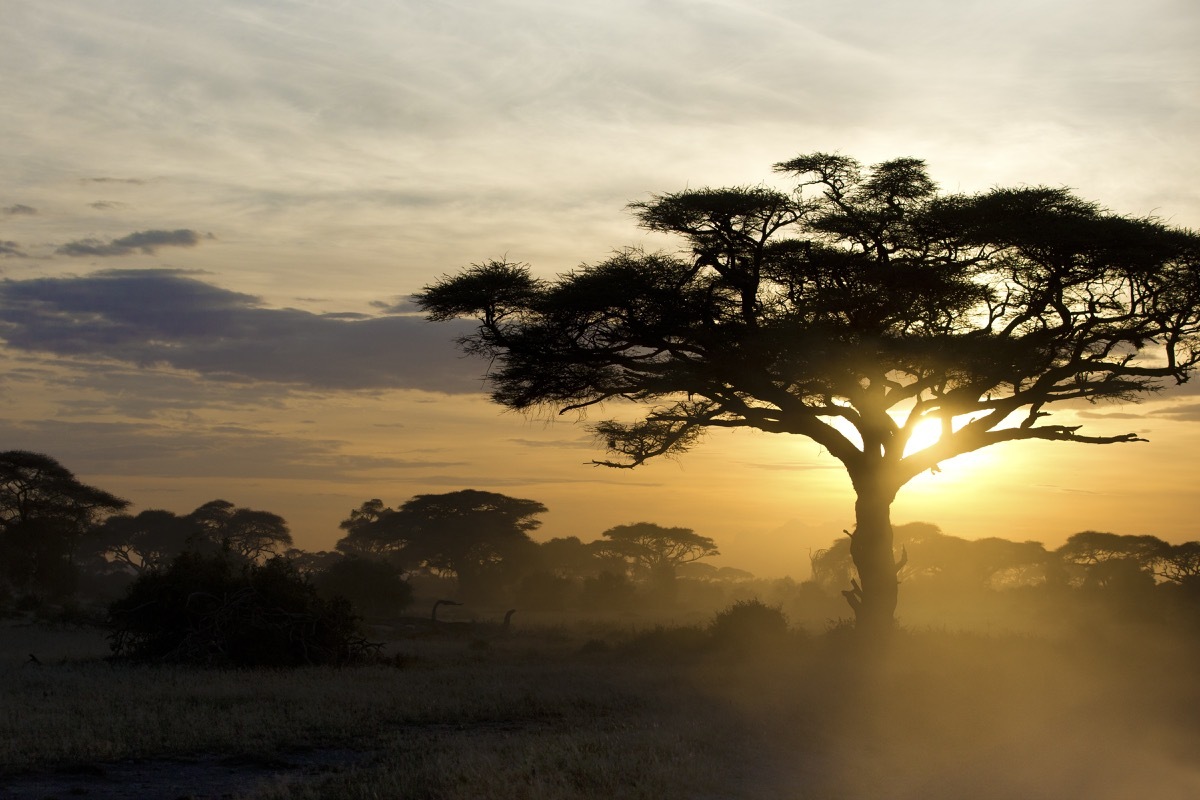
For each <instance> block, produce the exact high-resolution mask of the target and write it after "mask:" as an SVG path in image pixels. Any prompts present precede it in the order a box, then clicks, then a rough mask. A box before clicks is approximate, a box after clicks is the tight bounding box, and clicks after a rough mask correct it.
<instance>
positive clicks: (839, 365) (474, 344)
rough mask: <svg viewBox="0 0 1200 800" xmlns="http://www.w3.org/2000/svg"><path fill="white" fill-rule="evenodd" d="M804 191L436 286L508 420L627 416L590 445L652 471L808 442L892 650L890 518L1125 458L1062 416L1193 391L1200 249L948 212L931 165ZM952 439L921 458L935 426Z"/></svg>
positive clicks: (1046, 214) (673, 210)
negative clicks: (971, 462)
mask: <svg viewBox="0 0 1200 800" xmlns="http://www.w3.org/2000/svg"><path fill="white" fill-rule="evenodd" d="M776 170H777V171H778V172H780V173H783V174H786V175H788V176H791V177H792V178H794V179H795V181H796V183H797V187H796V189H795V191H793V192H790V193H787V192H781V191H776V190H774V189H771V188H766V187H752V188H729V189H700V190H688V191H683V192H678V193H674V194H665V195H660V196H655V197H653V198H652V199H650V200H648V201H646V202H641V203H634V204H633V205H632V206H631V208H632V210H633V212H634V213H635V215H636V216H637V217H638V219H639V220H640V222H641V224H642V225H643V226H644V227H646V228H648V229H650V230H653V231H658V232H664V233H668V234H676V235H678V236H680V237H682V239H683V241H684V245H685V247H684V251H683V252H682V253H680V254H678V255H668V254H662V253H645V252H641V251H639V250H626V251H624V252H621V253H619V254H617V255H615V256H613V257H612V258H610V259H608V260H607V261H604V262H602V263H599V264H596V265H594V266H586V267H582V268H579V269H576V270H574V271H571V272H568V273H565V274H563V275H560V276H559V277H558V278H557V279H555V280H553V281H547V280H542V279H539V278H536V277H534V276H533V274H532V273H531V271H530V269H529V267H528V266H527V265H522V264H513V263H508V262H504V261H491V262H487V263H484V264H480V265H475V266H473V267H471V268H469V269H466V270H465V271H463V272H461V273H460V274H458V275H455V276H448V277H444V278H442V279H440V280H439V281H437V282H436V283H434V284H432V285H430V286H427V287H426V288H425V289H424V290H423V291H422V292H421V293H419V294H418V295H416V298H415V299H416V301H417V302H418V303H419V304H420V305H421V306H422V308H423V309H424V310H425V311H426V312H427V314H428V317H429V319H431V320H435V321H436V320H448V319H453V318H457V317H473V318H474V319H476V320H477V321H478V323H479V325H478V327H477V328H476V329H475V331H474V333H472V334H470V335H468V336H466V337H464V338H463V339H461V340H460V343H461V345H462V347H463V348H464V349H465V351H466V352H468V353H473V354H477V355H480V356H483V357H485V358H487V359H488V360H489V364H490V365H491V367H490V371H489V373H488V378H489V380H490V384H491V387H492V397H493V399H494V400H495V401H496V402H498V403H500V404H502V405H504V406H507V407H509V408H513V409H522V410H523V409H532V408H535V407H549V408H551V409H554V410H557V411H559V412H568V411H582V410H586V409H589V408H591V407H593V406H597V405H599V404H602V403H613V402H618V401H629V402H631V403H633V404H636V405H638V406H640V407H642V408H643V410H644V415H643V416H642V418H641V419H640V420H639V421H636V422H618V421H602V422H599V423H597V424H595V425H593V430H594V432H595V434H596V436H597V438H598V441H599V442H600V443H602V444H603V445H604V446H605V447H606V448H607V449H608V451H609V453H610V454H611V456H610V457H609V458H607V459H604V460H600V461H597V462H596V463H597V464H602V465H605V466H611V467H624V468H628V467H636V466H637V465H639V464H642V463H644V462H645V461H647V460H649V459H651V458H654V457H656V456H661V455H671V454H678V453H682V452H683V451H685V450H687V449H688V448H689V447H691V446H692V445H694V444H695V443H696V442H697V441H698V439H699V438H700V437H701V435H702V433H703V432H704V431H705V430H706V429H708V428H741V427H750V428H757V429H759V430H763V431H767V432H771V433H788V434H796V435H800V436H807V437H809V438H811V439H812V440H814V441H815V442H817V443H818V444H819V445H821V446H822V447H823V448H824V449H825V450H826V451H828V453H830V454H831V455H832V456H833V457H834V458H836V459H838V460H839V461H840V462H841V463H842V464H843V465H844V467H845V469H846V471H847V473H848V475H849V478H850V481H851V483H852V485H853V488H854V491H855V493H856V501H855V519H856V524H855V528H854V532H853V538H852V541H851V552H852V556H853V559H854V564H855V567H856V568H857V572H858V575H859V581H861V584H859V583H855V584H854V586H853V588H851V589H849V590H848V591H847V592H846V593H845V594H846V597H847V599H848V600H849V602H850V604H851V605H852V606H853V609H854V612H855V615H856V620H857V624H858V626H859V627H860V628H862V629H864V630H867V631H874V632H884V631H887V630H890V629H891V627H892V625H893V619H894V614H895V608H896V600H897V579H896V563H895V558H896V555H895V553H894V552H893V546H892V526H891V520H890V508H891V504H892V501H893V500H894V499H895V497H896V494H897V492H898V491H899V490H900V488H901V487H902V486H904V485H905V484H906V483H907V482H908V481H910V480H911V479H912V478H913V477H915V476H916V475H918V474H920V473H922V472H924V471H926V470H937V469H938V468H939V465H940V464H941V463H942V462H944V461H946V460H948V459H950V458H953V457H954V456H956V455H959V454H962V453H968V452H971V451H974V450H979V449H980V448H983V447H988V446H991V445H995V444H999V443H1002V442H1011V441H1019V440H1027V439H1038V440H1048V441H1062V442H1079V443H1087V444H1114V443H1123V442H1134V441H1141V440H1140V439H1139V437H1138V436H1137V435H1136V434H1134V433H1117V434H1107V433H1095V434H1093V433H1087V432H1084V431H1083V430H1082V429H1081V427H1080V426H1076V425H1065V424H1059V423H1055V422H1052V421H1050V420H1049V418H1048V417H1049V412H1047V411H1046V408H1047V407H1048V406H1050V405H1051V404H1055V403H1064V402H1072V401H1074V402H1078V401H1091V402H1097V401H1103V400H1113V401H1131V400H1134V399H1136V398H1138V397H1139V396H1141V395H1143V394H1144V393H1146V392H1150V391H1154V390H1155V389H1157V388H1159V387H1160V386H1161V385H1163V384H1164V383H1166V382H1170V381H1175V382H1183V381H1184V380H1186V379H1187V378H1188V376H1189V374H1190V373H1191V372H1192V371H1193V370H1194V368H1195V366H1196V364H1197V361H1198V360H1200V353H1198V352H1197V340H1198V331H1200V274H1198V269H1197V263H1198V253H1200V236H1198V235H1197V234H1196V233H1194V232H1191V231H1187V230H1182V229H1176V228H1170V227H1167V226H1165V225H1163V224H1161V223H1159V222H1157V221H1155V220H1152V219H1134V218H1129V217H1123V216H1119V215H1115V214H1112V213H1109V212H1107V211H1105V210H1103V209H1101V208H1100V207H1099V206H1097V205H1095V204H1093V203H1091V202H1087V201H1085V200H1082V199H1080V198H1078V197H1076V196H1074V195H1073V194H1072V193H1071V192H1069V191H1067V190H1065V189H1056V188H1044V187H1029V188H1013V189H1009V188H997V189H993V190H991V191H988V192H984V193H981V194H974V195H943V194H940V193H939V192H938V190H937V187H936V186H935V184H934V183H933V181H932V180H931V179H930V178H929V176H928V174H927V171H926V168H925V164H924V162H922V161H920V160H917V159H913V158H900V159H895V160H892V161H886V162H883V163H880V164H876V165H875V166H873V167H871V168H869V169H865V168H863V167H862V165H860V164H859V162H857V161H855V160H854V159H852V158H848V157H845V156H841V155H829V154H822V153H817V154H812V155H804V156H800V157H798V158H795V159H792V160H790V161H786V162H783V163H781V164H777V165H776ZM927 421H934V422H936V423H937V424H938V425H939V426H940V430H941V436H940V438H939V439H938V440H937V441H936V442H935V443H934V444H931V445H929V446H927V447H925V448H923V449H920V450H917V451H916V452H911V451H910V447H909V445H910V441H912V439H913V433H914V431H915V430H916V429H917V427H918V426H919V425H921V424H922V423H925V422H927Z"/></svg>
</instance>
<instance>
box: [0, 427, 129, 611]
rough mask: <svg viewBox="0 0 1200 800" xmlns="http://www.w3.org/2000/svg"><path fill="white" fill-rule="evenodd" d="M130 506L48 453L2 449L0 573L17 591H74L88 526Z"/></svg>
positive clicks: (0, 462)
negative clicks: (83, 479)
mask: <svg viewBox="0 0 1200 800" xmlns="http://www.w3.org/2000/svg"><path fill="white" fill-rule="evenodd" d="M128 505H129V501H128V500H123V499H122V498H120V497H117V496H115V495H112V494H109V493H108V492H106V491H104V490H103V489H97V488H96V487H94V486H88V485H87V484H85V483H83V482H81V481H80V480H79V479H78V478H76V477H75V474H74V473H73V472H71V471H70V470H69V469H67V468H66V467H64V466H63V465H62V464H60V463H59V462H58V461H57V460H56V459H54V458H52V457H50V456H48V455H44V454H42V453H34V452H30V451H28V450H7V451H5V452H2V453H0V572H2V573H3V575H4V577H7V579H8V580H9V581H10V582H11V583H12V584H13V586H14V587H15V588H17V589H19V590H21V591H25V592H33V591H38V590H43V591H53V592H57V593H68V592H69V591H72V590H73V588H72V586H71V585H72V584H73V582H74V580H75V577H76V576H75V567H74V564H73V563H72V560H73V558H74V555H75V551H76V548H77V546H78V545H79V543H80V541H81V540H82V539H83V537H84V535H85V534H86V532H87V531H88V529H89V528H90V527H91V526H92V525H94V524H95V523H97V522H99V521H100V520H101V519H103V518H104V517H105V516H106V515H108V514H112V513H114V512H118V511H121V510H122V509H124V508H125V507H126V506H128Z"/></svg>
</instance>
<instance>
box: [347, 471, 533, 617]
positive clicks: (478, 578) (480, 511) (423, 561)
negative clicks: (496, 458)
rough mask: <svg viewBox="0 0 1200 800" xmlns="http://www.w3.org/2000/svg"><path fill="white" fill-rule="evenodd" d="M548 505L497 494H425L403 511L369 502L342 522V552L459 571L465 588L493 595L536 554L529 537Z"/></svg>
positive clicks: (433, 569) (412, 566) (415, 566)
mask: <svg viewBox="0 0 1200 800" xmlns="http://www.w3.org/2000/svg"><path fill="white" fill-rule="evenodd" d="M545 511H546V506H544V505H542V504H541V503H539V502H538V501H536V500H525V499H522V498H518V497H509V496H508V495H504V494H499V493H497V492H484V491H479V490H477V489H462V490H460V491H457V492H447V493H445V494H420V495H417V496H416V497H413V498H412V499H410V500H408V501H407V502H405V503H403V504H402V505H401V506H400V507H399V508H398V509H391V508H388V507H386V506H384V505H383V502H382V501H381V500H378V499H374V500H368V501H367V502H365V503H363V504H362V505H361V506H360V507H359V508H357V509H355V510H353V511H351V512H350V516H349V517H347V518H346V519H345V520H343V521H342V523H341V527H342V530H344V531H346V535H345V536H344V537H342V539H341V540H339V541H338V543H337V549H338V550H340V551H342V552H344V553H346V554H348V555H362V556H375V557H384V558H387V559H389V560H391V561H393V562H394V563H397V564H399V565H401V566H402V567H403V568H404V569H409V570H411V569H424V570H428V571H431V572H435V573H453V574H454V575H456V576H457V578H458V583H459V588H460V590H462V591H464V592H466V593H467V594H472V593H486V592H487V591H488V589H487V588H485V586H484V585H485V584H488V583H490V582H493V581H495V580H501V581H503V580H505V579H506V577H511V576H509V575H507V573H509V572H511V571H512V569H513V568H515V566H516V565H517V564H518V563H519V562H520V561H521V560H523V559H524V558H525V557H527V556H531V555H532V552H533V550H534V544H533V540H532V539H530V538H529V532H530V531H533V530H535V529H537V527H538V526H539V525H541V520H539V519H537V516H538V515H539V514H543V513H545Z"/></svg>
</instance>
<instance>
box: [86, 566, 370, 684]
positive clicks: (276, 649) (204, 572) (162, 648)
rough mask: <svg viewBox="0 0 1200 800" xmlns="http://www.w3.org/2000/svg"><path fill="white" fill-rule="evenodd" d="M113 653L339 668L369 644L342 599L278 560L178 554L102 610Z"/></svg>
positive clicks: (207, 661) (135, 657)
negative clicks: (249, 560) (323, 592)
mask: <svg viewBox="0 0 1200 800" xmlns="http://www.w3.org/2000/svg"><path fill="white" fill-rule="evenodd" d="M109 622H110V625H111V626H112V631H111V633H110V635H109V640H110V643H111V647H112V651H113V654H114V655H115V656H117V657H120V658H126V659H130V660H133V661H151V662H172V663H184V664H197V665H207V666H230V667H291V666H300V665H305V664H335V665H340V664H346V663H350V662H354V661H357V660H361V659H362V658H363V657H364V656H366V655H368V654H369V653H370V652H371V651H372V650H373V649H374V646H373V645H372V644H371V643H369V642H367V641H366V640H365V639H363V638H362V636H361V635H360V633H359V618H358V617H357V616H356V615H355V613H354V609H353V607H352V605H351V604H350V602H349V601H348V600H346V599H345V598H342V597H334V598H330V599H326V598H323V597H321V596H320V595H319V594H318V592H317V589H316V587H314V586H313V585H312V584H311V583H310V582H309V581H308V580H307V579H305V578H304V577H303V576H302V575H300V574H299V573H298V572H297V571H296V570H295V568H294V566H293V565H292V564H291V563H289V562H288V561H287V559H284V558H272V559H270V560H268V561H266V562H265V563H262V564H255V563H245V562H239V561H238V560H237V559H235V558H234V557H233V556H231V555H230V554H228V553H218V554H214V555H205V554H200V553H183V554H182V555H180V556H178V557H177V558H176V559H175V560H174V561H172V562H171V564H170V565H169V566H168V567H167V568H166V569H164V570H161V571H159V570H152V571H149V572H146V573H145V574H143V575H141V576H139V577H138V578H137V580H135V581H134V582H133V583H132V584H131V585H130V587H129V590H128V592H127V593H126V594H125V596H124V597H122V598H121V599H119V600H117V601H115V602H114V603H112V605H111V606H110V608H109Z"/></svg>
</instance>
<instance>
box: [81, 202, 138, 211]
mask: <svg viewBox="0 0 1200 800" xmlns="http://www.w3.org/2000/svg"><path fill="white" fill-rule="evenodd" d="M88 205H89V206H91V207H92V208H94V209H96V210H97V211H109V210H112V209H114V208H126V207H128V205H129V204H128V203H119V202H117V201H116V200H97V201H96V202H94V203H88Z"/></svg>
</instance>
